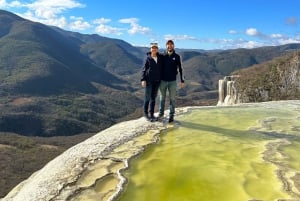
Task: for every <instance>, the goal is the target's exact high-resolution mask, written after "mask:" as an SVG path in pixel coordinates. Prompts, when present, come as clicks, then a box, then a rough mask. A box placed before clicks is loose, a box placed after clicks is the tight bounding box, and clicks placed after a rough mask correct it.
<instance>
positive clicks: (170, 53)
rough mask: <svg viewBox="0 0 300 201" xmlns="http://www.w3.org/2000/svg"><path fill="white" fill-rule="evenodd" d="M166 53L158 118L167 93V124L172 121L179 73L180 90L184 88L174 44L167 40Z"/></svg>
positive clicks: (162, 113)
mask: <svg viewBox="0 0 300 201" xmlns="http://www.w3.org/2000/svg"><path fill="white" fill-rule="evenodd" d="M166 49H167V52H166V53H165V54H164V56H163V69H162V74H161V82H160V86H159V90H160V107H159V118H162V117H163V116H164V110H165V100H166V93H167V91H168V92H169V99H170V113H169V122H170V123H171V122H173V121H174V114H175V96H176V90H177V83H176V77H177V74H178V71H179V74H180V88H182V87H184V79H183V73H182V66H181V58H180V56H179V55H178V54H176V53H175V50H174V42H173V41H172V40H168V41H167V43H166Z"/></svg>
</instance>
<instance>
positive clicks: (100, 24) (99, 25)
mask: <svg viewBox="0 0 300 201" xmlns="http://www.w3.org/2000/svg"><path fill="white" fill-rule="evenodd" d="M109 22H111V19H107V18H99V19H95V20H94V21H93V23H94V24H96V28H95V31H96V33H98V34H115V35H118V36H119V35H122V34H123V32H122V31H123V29H121V28H118V27H112V26H109V25H107V23H109Z"/></svg>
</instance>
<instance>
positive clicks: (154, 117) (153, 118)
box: [150, 114, 157, 122]
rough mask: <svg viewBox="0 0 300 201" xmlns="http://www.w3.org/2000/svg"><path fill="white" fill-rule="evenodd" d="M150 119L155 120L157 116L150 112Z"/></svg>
mask: <svg viewBox="0 0 300 201" xmlns="http://www.w3.org/2000/svg"><path fill="white" fill-rule="evenodd" d="M150 121H151V122H154V121H157V117H156V116H154V114H151V115H150Z"/></svg>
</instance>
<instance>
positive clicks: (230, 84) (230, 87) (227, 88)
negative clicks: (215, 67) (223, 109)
mask: <svg viewBox="0 0 300 201" xmlns="http://www.w3.org/2000/svg"><path fill="white" fill-rule="evenodd" d="M236 77H237V76H225V77H224V79H223V80H219V101H218V106H220V105H234V104H236V103H239V100H238V93H237V89H236V88H235V85H234V83H235V81H234V78H236Z"/></svg>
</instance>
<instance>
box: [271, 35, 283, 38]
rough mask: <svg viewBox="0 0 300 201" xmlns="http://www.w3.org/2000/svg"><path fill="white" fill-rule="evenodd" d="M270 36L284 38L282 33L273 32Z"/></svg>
mask: <svg viewBox="0 0 300 201" xmlns="http://www.w3.org/2000/svg"><path fill="white" fill-rule="evenodd" d="M270 37H271V38H274V39H276V38H284V36H283V35H282V34H271V35H270Z"/></svg>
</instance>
